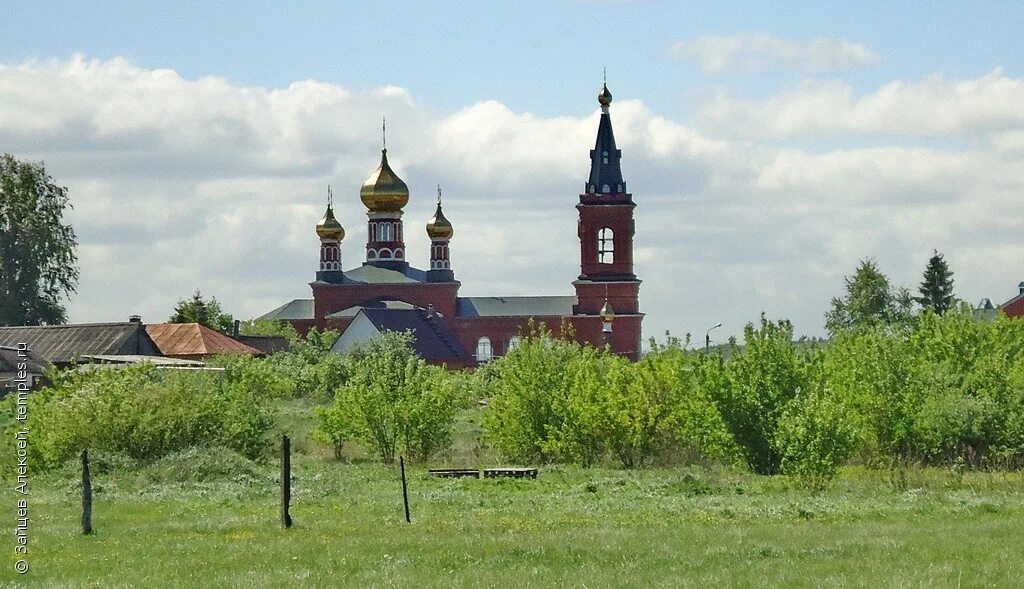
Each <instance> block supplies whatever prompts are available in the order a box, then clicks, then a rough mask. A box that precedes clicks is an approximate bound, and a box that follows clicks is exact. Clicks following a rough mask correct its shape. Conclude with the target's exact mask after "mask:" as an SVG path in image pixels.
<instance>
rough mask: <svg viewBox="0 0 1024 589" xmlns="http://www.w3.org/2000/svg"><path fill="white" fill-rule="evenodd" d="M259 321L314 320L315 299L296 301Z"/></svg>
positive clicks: (263, 316)
mask: <svg viewBox="0 0 1024 589" xmlns="http://www.w3.org/2000/svg"><path fill="white" fill-rule="evenodd" d="M258 319H270V320H271V321H294V320H297V319H313V299H295V300H293V301H291V302H288V303H285V304H283V305H281V306H280V307H278V308H276V309H274V310H273V311H271V312H269V313H267V314H265V315H261V316H259V317H258Z"/></svg>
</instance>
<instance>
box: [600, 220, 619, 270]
mask: <svg viewBox="0 0 1024 589" xmlns="http://www.w3.org/2000/svg"><path fill="white" fill-rule="evenodd" d="M597 261H598V262H599V263H601V264H611V263H612V262H614V261H615V235H614V234H613V233H612V230H611V228H610V227H602V228H601V230H600V231H598V232H597Z"/></svg>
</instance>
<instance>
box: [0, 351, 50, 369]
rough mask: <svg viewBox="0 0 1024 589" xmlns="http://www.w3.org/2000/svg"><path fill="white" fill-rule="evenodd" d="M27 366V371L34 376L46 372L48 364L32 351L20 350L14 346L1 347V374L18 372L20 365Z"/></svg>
mask: <svg viewBox="0 0 1024 589" xmlns="http://www.w3.org/2000/svg"><path fill="white" fill-rule="evenodd" d="M19 364H25V370H26V371H27V372H29V373H32V374H42V373H44V372H46V365H47V364H48V362H47V361H46V360H44V359H43V358H42V357H41V356H39V354H36V353H35V352H33V351H32V350H19V349H18V348H15V347H13V346H0V372H13V373H17V372H18V365H19Z"/></svg>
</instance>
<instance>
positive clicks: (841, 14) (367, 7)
mask: <svg viewBox="0 0 1024 589" xmlns="http://www.w3.org/2000/svg"><path fill="white" fill-rule="evenodd" d="M1022 26H1024V3H1020V2H979V3H972V4H971V5H967V4H965V3H963V2H927V3H922V2H893V1H883V2H879V1H857V2H778V3H773V2H759V1H757V2H754V1H751V2H642V1H637V2H615V1H610V2H600V1H596V2H586V1H578V2H572V1H570V2H556V1H546V2H544V1H518V2H503V3H501V2H389V1H381V2H304V3H295V6H294V7H293V6H292V3H282V2H200V3H190V2H151V3H150V2H145V3H139V2H116V1H104V2H76V3H73V5H72V3H68V2H31V3H28V2H23V3H19V6H17V8H15V9H14V14H13V19H12V20H11V21H9V23H8V25H7V26H5V29H6V32H7V33H11V32H13V33H14V34H5V35H3V37H2V38H0V53H2V55H3V56H5V58H6V60H7V61H11V60H13V61H21V60H24V59H26V58H50V57H65V58H66V57H70V56H71V55H73V54H75V53H83V54H85V55H88V56H89V57H95V58H110V57H126V58H129V59H131V60H132V61H133V62H134V63H137V64H139V65H141V66H144V67H150V68H172V69H174V70H176V71H177V72H178V73H180V74H181V75H183V76H185V77H190V78H191V77H201V76H208V75H213V76H222V77H226V78H228V79H230V80H232V81H235V82H238V83H240V84H246V85H257V86H269V87H283V86H287V85H288V84H290V83H291V82H293V81H296V80H303V79H310V78H311V79H317V80H323V81H328V82H339V83H344V84H346V85H354V86H360V85H361V86H367V87H372V86H382V85H389V84H391V85H398V86H402V87H405V88H408V89H409V90H410V91H411V92H412V93H413V94H414V95H416V96H417V97H419V98H420V100H422V101H424V102H425V103H428V104H431V105H434V106H437V107H439V108H446V109H451V108H457V107H460V106H463V105H465V104H467V103H472V102H475V101H478V100H487V99H493V98H497V99H500V100H502V101H503V102H505V103H506V104H507V105H508V106H510V107H511V108H512V109H513V110H517V111H518V110H524V111H529V112H532V113H536V114H539V115H544V116H553V115H558V114H562V113H564V112H566V111H567V110H569V111H571V110H572V106H571V105H577V104H579V103H580V102H581V97H582V95H586V96H587V98H589V94H590V91H591V88H592V87H593V86H594V84H595V81H596V80H599V79H600V75H601V68H602V67H604V66H607V67H608V69H609V74H610V76H611V83H612V84H613V86H614V87H616V88H618V89H619V90H620V92H623V93H624V94H625V95H634V96H641V97H643V99H644V100H645V102H646V103H648V104H649V105H650V106H651V107H652V108H654V109H656V110H658V111H660V112H663V113H665V114H669V115H672V116H678V117H684V118H685V117H686V116H687V115H688V114H689V113H688V112H687V105H688V97H689V96H691V95H692V94H693V93H695V92H699V91H700V90H701V89H702V88H703V87H705V86H707V85H718V84H722V85H730V86H738V87H740V88H743V89H744V90H745V91H746V92H747V93H749V94H753V95H762V94H766V93H770V92H773V91H775V90H777V89H778V88H779V87H783V86H785V85H787V84H792V83H793V82H794V81H796V80H798V79H799V74H791V73H787V72H778V71H775V72H769V73H767V74H756V75H751V74H750V73H749V72H740V73H736V74H729V75H718V76H707V75H704V74H702V73H701V72H700V71H699V70H698V69H697V68H695V67H693V66H692V64H689V63H687V62H685V61H682V60H679V59H677V58H675V57H673V56H672V54H671V51H670V47H671V46H672V44H673V43H675V42H676V41H678V40H680V39H688V38H693V37H697V36H698V35H701V34H708V33H714V34H723V35H728V34H734V33H746V32H750V31H769V32H771V33H772V34H774V35H777V36H779V37H785V38H793V39H809V38H811V37H814V36H817V35H830V36H838V37H843V38H847V39H851V40H853V41H856V42H858V43H863V44H864V45H866V46H868V47H871V48H873V49H875V50H876V51H878V52H879V53H880V54H882V60H881V62H880V63H879V64H878V65H877V67H872V68H865V69H862V70H860V71H857V72H855V73H854V74H853V75H850V76H847V79H848V80H849V81H850V82H851V83H852V84H853V85H854V87H855V88H858V89H868V88H871V87H874V86H877V85H879V84H880V83H882V82H884V81H885V80H889V79H894V78H916V77H920V76H924V75H928V74H931V73H935V72H945V73H947V74H950V75H953V76H963V77H971V76H975V75H979V74H982V73H984V72H987V71H989V70H991V69H992V68H994V67H997V66H998V67H1003V68H1004V69H1005V70H1006V71H1007V73H1009V74H1011V75H1018V74H1020V72H1021V67H1022V64H1024V44H1022V43H1021V42H1020V33H1021V27H1022ZM581 91H582V92H581ZM587 106H589V104H587ZM577 108H578V107H577Z"/></svg>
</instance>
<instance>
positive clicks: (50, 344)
mask: <svg viewBox="0 0 1024 589" xmlns="http://www.w3.org/2000/svg"><path fill="white" fill-rule="evenodd" d="M19 343H25V344H28V347H29V349H31V350H32V351H34V352H35V353H36V354H38V355H39V356H40V357H41V358H43V359H44V360H46V361H48V362H54V363H57V364H67V363H70V362H71V361H72V360H73V359H74V358H75V357H77V356H80V355H82V354H142V355H145V356H158V355H160V351H159V350H158V349H157V347H156V345H155V344H154V343H153V340H152V339H150V337H149V335H147V334H146V330H145V328H144V327H143V325H142V324H141V323H137V322H125V323H79V324H70V325H43V326H24V327H0V345H5V346H17V345H18V344H19Z"/></svg>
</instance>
